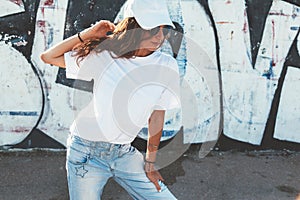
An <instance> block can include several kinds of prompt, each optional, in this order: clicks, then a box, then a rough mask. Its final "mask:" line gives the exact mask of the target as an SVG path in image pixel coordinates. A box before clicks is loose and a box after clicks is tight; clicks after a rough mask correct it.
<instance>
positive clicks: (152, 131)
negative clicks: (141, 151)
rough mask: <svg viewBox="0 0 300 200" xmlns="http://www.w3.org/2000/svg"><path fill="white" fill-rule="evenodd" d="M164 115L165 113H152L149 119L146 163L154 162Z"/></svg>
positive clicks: (158, 111)
mask: <svg viewBox="0 0 300 200" xmlns="http://www.w3.org/2000/svg"><path fill="white" fill-rule="evenodd" d="M164 115H165V111H163V110H157V111H154V112H153V113H152V115H151V117H150V119H149V129H148V130H149V132H148V141H147V152H146V158H145V159H146V160H147V161H150V162H155V160H156V153H157V150H158V147H159V144H160V139H161V135H162V130H163V125H164Z"/></svg>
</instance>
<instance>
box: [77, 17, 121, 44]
mask: <svg viewBox="0 0 300 200" xmlns="http://www.w3.org/2000/svg"><path fill="white" fill-rule="evenodd" d="M114 30H115V25H114V24H113V23H112V22H110V21H108V20H101V21H99V22H96V23H95V24H94V25H92V26H91V27H90V28H88V29H85V30H84V31H83V32H82V33H81V37H84V39H89V40H91V39H99V38H102V37H106V36H107V35H106V34H107V32H111V31H114Z"/></svg>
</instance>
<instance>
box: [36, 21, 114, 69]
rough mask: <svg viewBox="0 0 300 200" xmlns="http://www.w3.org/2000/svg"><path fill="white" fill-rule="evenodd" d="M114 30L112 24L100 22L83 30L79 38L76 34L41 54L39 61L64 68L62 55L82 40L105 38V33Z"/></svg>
mask: <svg viewBox="0 0 300 200" xmlns="http://www.w3.org/2000/svg"><path fill="white" fill-rule="evenodd" d="M114 29H115V25H114V24H113V23H112V22H110V21H107V20H101V21H99V22H97V23H96V24H95V25H93V26H92V27H90V28H87V29H85V30H83V31H82V32H81V33H80V36H79V35H78V34H76V35H73V36H71V37H69V38H67V39H65V40H63V41H61V42H60V43H58V44H56V45H54V46H53V47H51V48H49V49H48V50H46V51H45V52H43V53H42V54H41V60H42V61H44V62H45V63H48V64H51V65H55V66H58V67H62V68H65V67H66V65H65V59H64V54H65V53H66V52H69V51H71V50H72V49H73V48H74V47H75V46H76V45H78V44H79V43H80V42H82V41H84V40H93V39H98V38H101V37H106V33H107V32H109V31H113V30H114ZM81 40H82V41H81Z"/></svg>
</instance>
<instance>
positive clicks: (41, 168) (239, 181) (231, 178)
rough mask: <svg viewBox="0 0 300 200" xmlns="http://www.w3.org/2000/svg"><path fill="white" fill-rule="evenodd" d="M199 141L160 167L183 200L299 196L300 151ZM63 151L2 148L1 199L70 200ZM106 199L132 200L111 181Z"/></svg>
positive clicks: (287, 198) (285, 199)
mask: <svg viewBox="0 0 300 200" xmlns="http://www.w3.org/2000/svg"><path fill="white" fill-rule="evenodd" d="M197 149H198V148H197V146H196V147H195V146H194V147H193V146H192V147H190V148H189V150H188V151H186V152H185V153H184V154H183V155H182V156H181V157H180V158H179V159H177V160H176V161H175V162H173V163H172V164H170V165H169V166H167V167H165V168H163V169H161V170H160V171H161V174H162V175H163V177H164V178H165V180H166V184H167V185H168V187H169V188H170V189H171V191H172V192H173V193H174V194H175V195H176V196H177V197H178V199H182V200H194V199H199V200H214V199H218V200H223V199H224V200H295V199H296V196H297V195H298V194H299V193H300V152H291V151H286V150H285V151H278V150H277V151H270V150H269V151H249V152H237V151H226V152H221V151H212V152H211V153H210V154H209V155H208V156H206V157H205V158H201V159H200V158H199V157H198V150H197ZM64 165H65V150H55V151H53V150H26V151H18V150H13V151H11V150H10V151H1V152H0V169H1V172H0V180H1V185H0V200H31V199H32V200H66V199H68V193H67V181H66V171H65V167H64ZM103 199H104V200H118V199H120V200H123V199H124V200H126V199H131V198H130V197H129V195H128V194H127V193H126V191H124V190H123V189H122V188H121V187H120V186H118V185H117V184H116V183H115V182H114V181H109V182H108V184H107V185H106V187H105V189H104V193H103Z"/></svg>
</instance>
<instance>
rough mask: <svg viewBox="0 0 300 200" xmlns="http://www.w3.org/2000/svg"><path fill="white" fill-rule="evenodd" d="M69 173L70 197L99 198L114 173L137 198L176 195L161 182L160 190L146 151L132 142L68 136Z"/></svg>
mask: <svg viewBox="0 0 300 200" xmlns="http://www.w3.org/2000/svg"><path fill="white" fill-rule="evenodd" d="M66 168H67V175H68V185H69V194H70V199H71V200H87V199H88V200H96V199H97V200H99V199H100V197H101V195H102V191H103V188H104V185H105V184H106V183H107V180H108V179H109V178H110V177H113V178H114V180H115V181H116V182H118V183H119V184H120V185H121V186H122V187H123V188H124V189H125V190H126V191H127V192H128V193H129V194H130V195H131V196H132V197H133V199H137V200H143V199H145V200H154V199H156V200H158V199H159V200H173V199H176V198H175V197H174V195H173V194H172V193H171V192H170V191H169V189H168V188H167V187H166V186H165V185H164V184H163V183H162V182H160V185H161V192H158V191H157V190H156V188H155V186H154V184H153V183H152V182H150V180H149V179H148V177H147V176H146V173H145V171H144V159H143V155H142V154H141V153H140V152H139V151H138V150H136V148H134V147H132V146H131V145H130V144H122V145H121V144H111V143H106V142H93V141H87V140H84V139H82V138H79V137H77V136H72V137H70V138H69V139H68V144H67V162H66Z"/></svg>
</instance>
